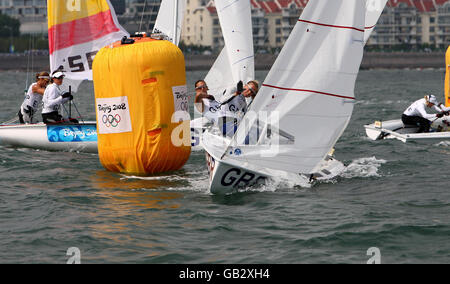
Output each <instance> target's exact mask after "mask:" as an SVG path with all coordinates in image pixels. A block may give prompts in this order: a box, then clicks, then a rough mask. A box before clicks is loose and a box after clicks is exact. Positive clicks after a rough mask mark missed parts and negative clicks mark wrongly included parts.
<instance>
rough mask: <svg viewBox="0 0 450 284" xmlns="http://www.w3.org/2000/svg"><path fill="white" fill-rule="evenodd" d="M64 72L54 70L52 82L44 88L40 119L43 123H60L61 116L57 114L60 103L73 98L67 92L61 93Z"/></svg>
mask: <svg viewBox="0 0 450 284" xmlns="http://www.w3.org/2000/svg"><path fill="white" fill-rule="evenodd" d="M63 79H64V73H63V72H61V71H58V70H57V71H55V72H53V74H52V81H53V83H52V84H50V85H49V86H48V87H47V89H45V93H44V98H43V99H42V102H43V107H42V119H43V121H44V123H62V122H64V119H63V117H62V116H61V115H60V114H59V110H60V108H61V105H62V104H63V103H65V102H67V101H71V100H73V96H72V95H71V94H70V93H69V92H65V93H63V92H62V91H61V89H60V87H61V84H62V83H63Z"/></svg>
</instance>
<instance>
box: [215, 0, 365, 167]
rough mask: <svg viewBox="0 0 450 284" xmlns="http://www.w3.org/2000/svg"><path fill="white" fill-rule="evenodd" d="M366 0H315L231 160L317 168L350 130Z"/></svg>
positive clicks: (229, 151) (230, 150)
mask: <svg viewBox="0 0 450 284" xmlns="http://www.w3.org/2000/svg"><path fill="white" fill-rule="evenodd" d="M365 4H366V2H365V1H361V0H310V1H309V3H308V4H307V6H306V8H305V10H304V11H303V13H302V16H301V18H300V19H299V20H298V22H297V24H296V25H295V27H294V29H293V31H292V33H291V35H290V37H289V39H288V40H287V42H286V44H285V46H284V48H283V50H282V51H281V53H280V55H279V57H278V58H277V60H276V62H275V63H274V65H273V67H272V69H271V70H270V72H269V74H268V76H267V78H266V80H265V81H264V84H263V86H262V88H261V90H260V91H259V93H258V95H257V96H256V98H255V100H254V102H253V105H252V107H251V109H250V111H249V112H247V114H246V115H245V117H244V120H243V121H242V122H241V124H240V125H239V127H238V130H237V132H236V134H235V136H234V137H233V140H232V141H231V144H230V145H229V147H227V148H225V149H224V151H223V153H224V155H223V156H222V157H223V160H224V161H225V160H226V159H227V158H232V159H234V160H238V161H241V162H242V163H244V164H245V163H249V164H253V165H256V166H258V167H264V168H271V169H277V170H282V171H286V172H293V173H304V174H306V173H313V172H314V171H315V170H317V167H318V164H319V163H320V162H321V161H322V160H323V159H324V158H325V156H326V155H327V154H328V152H329V151H330V150H331V149H332V147H333V146H334V145H335V143H336V141H337V140H338V138H339V137H340V136H341V134H342V133H343V131H344V130H345V128H346V126H347V124H348V122H349V120H350V117H351V114H352V111H353V103H354V101H355V98H354V87H355V81H356V77H357V74H358V71H359V67H360V64H361V60H362V57H363V47H364V27H365V11H366V7H365ZM236 153H238V154H237V155H236Z"/></svg>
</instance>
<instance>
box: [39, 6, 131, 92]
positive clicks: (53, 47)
mask: <svg viewBox="0 0 450 284" xmlns="http://www.w3.org/2000/svg"><path fill="white" fill-rule="evenodd" d="M47 9H48V42H49V51H50V68H51V71H52V72H53V71H54V70H56V69H58V68H63V70H64V71H65V72H66V78H67V79H70V80H76V81H82V80H92V61H93V59H94V56H95V54H96V53H97V52H98V51H99V50H100V48H102V47H104V46H107V45H109V44H111V43H113V42H115V41H117V40H120V39H121V38H122V37H123V36H129V34H128V33H127V32H126V31H125V30H124V29H123V28H122V27H121V26H120V24H119V22H118V21H117V17H116V14H115V12H114V9H113V6H112V5H111V3H110V1H109V0H47ZM75 88H76V87H75Z"/></svg>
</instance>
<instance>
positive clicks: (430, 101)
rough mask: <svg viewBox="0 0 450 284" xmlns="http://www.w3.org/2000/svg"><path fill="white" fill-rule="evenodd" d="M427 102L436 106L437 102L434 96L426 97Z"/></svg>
mask: <svg viewBox="0 0 450 284" xmlns="http://www.w3.org/2000/svg"><path fill="white" fill-rule="evenodd" d="M428 102H429V103H432V104H434V105H438V101H437V99H436V96H434V95H429V96H428Z"/></svg>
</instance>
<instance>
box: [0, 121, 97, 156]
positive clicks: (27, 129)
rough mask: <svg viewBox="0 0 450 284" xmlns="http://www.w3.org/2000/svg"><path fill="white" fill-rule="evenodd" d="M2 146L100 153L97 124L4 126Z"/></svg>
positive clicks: (1, 135) (0, 142)
mask: <svg viewBox="0 0 450 284" xmlns="http://www.w3.org/2000/svg"><path fill="white" fill-rule="evenodd" d="M0 145H3V146H10V147H18V148H32V149H40V150H48V151H78V152H87V153H98V149H97V131H96V123H95V122H86V123H81V124H59V125H46V124H43V123H38V124H21V125H2V126H0Z"/></svg>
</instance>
